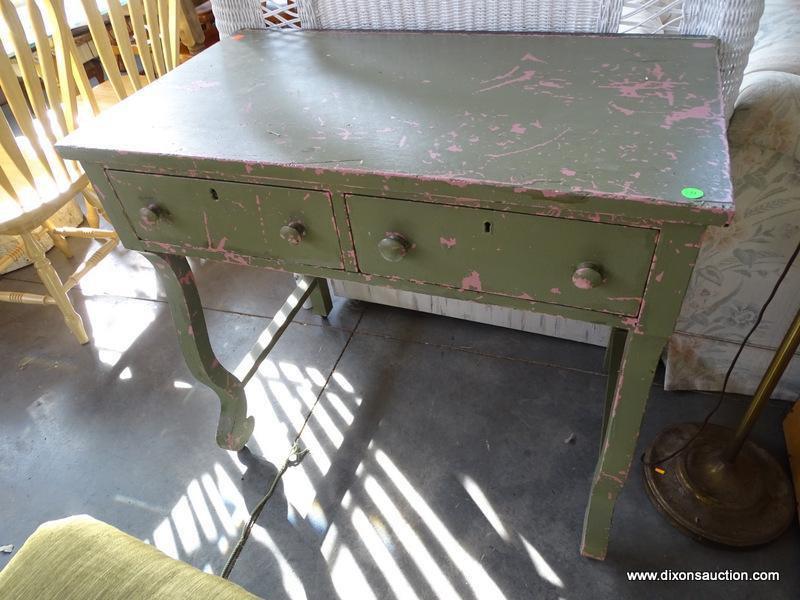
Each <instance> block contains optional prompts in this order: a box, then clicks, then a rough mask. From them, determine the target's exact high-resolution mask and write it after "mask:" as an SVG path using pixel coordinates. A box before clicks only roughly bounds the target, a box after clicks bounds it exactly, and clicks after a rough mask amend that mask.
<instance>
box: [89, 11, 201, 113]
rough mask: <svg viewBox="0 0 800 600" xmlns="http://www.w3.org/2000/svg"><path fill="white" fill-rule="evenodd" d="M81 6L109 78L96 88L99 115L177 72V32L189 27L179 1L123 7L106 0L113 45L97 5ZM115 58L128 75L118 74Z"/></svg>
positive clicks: (121, 70)
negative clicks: (120, 60)
mask: <svg viewBox="0 0 800 600" xmlns="http://www.w3.org/2000/svg"><path fill="white" fill-rule="evenodd" d="M81 2H82V4H83V9H84V11H85V12H86V17H87V21H88V24H89V31H90V33H91V35H92V41H93V42H94V45H95V48H96V49H97V54H98V56H99V57H100V62H101V63H102V65H103V70H104V71H105V72H106V76H107V78H108V79H107V81H105V82H103V83H101V84H100V85H98V86H95V87H94V93H95V95H96V97H97V99H98V102H99V104H100V107H101V109H102V108H104V107H105V106H107V105H109V104H113V103H114V102H116V101H118V100H122V99H123V98H125V97H127V96H128V95H130V94H131V93H133V92H135V91H136V90H139V89H141V88H142V87H144V86H145V85H147V84H148V83H151V82H152V81H154V80H155V79H157V78H158V77H161V76H162V75H164V73H166V72H168V71H171V70H172V69H174V68H175V67H176V66H178V61H179V50H180V39H179V30H180V26H181V23H182V22H185V21H186V17H185V15H184V12H183V11H184V3H183V2H181V0H128V1H127V3H126V5H125V7H123V6H122V5H121V4H120V2H119V0H108V19H109V21H110V23H111V29H112V31H113V32H114V39H113V40H112V39H111V38H110V36H109V34H108V30H107V29H106V24H105V22H104V20H103V17H102V15H101V14H100V11H99V10H98V8H97V0H81ZM137 56H138V58H139V62H137ZM117 57H120V58H121V59H122V65H123V66H124V69H121V68H120V63H119V61H118V60H117ZM140 64H141V67H140ZM140 68H143V70H144V72H143V73H140V71H139V69H140Z"/></svg>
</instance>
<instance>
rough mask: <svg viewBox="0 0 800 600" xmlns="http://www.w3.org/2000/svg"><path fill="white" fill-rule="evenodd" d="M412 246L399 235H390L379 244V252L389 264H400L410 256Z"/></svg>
mask: <svg viewBox="0 0 800 600" xmlns="http://www.w3.org/2000/svg"><path fill="white" fill-rule="evenodd" d="M410 247H411V244H409V243H408V240H407V239H406V238H404V237H403V236H402V235H400V234H399V233H390V234H389V235H387V236H386V237H385V238H383V239H382V240H381V241H380V242H378V252H380V253H381V256H382V257H383V258H384V259H385V260H388V261H389V262H399V261H401V260H403V257H404V256H405V255H406V254H408V249H409V248H410Z"/></svg>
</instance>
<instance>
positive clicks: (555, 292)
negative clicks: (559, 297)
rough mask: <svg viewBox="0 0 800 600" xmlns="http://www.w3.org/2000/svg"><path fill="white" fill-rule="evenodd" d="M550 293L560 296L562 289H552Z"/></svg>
mask: <svg viewBox="0 0 800 600" xmlns="http://www.w3.org/2000/svg"><path fill="white" fill-rule="evenodd" d="M550 293H551V294H560V293H561V289H559V288H550Z"/></svg>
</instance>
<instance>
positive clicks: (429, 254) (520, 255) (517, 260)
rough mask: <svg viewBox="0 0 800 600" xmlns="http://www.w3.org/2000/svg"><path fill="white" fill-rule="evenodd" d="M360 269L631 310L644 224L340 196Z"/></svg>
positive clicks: (651, 241)
mask: <svg viewBox="0 0 800 600" xmlns="http://www.w3.org/2000/svg"><path fill="white" fill-rule="evenodd" d="M347 208H348V212H349V215H350V225H351V228H352V232H353V239H354V242H355V249H356V256H357V259H358V265H359V269H360V270H361V271H362V272H363V273H367V274H372V275H381V276H388V277H391V276H395V277H400V278H402V279H407V280H421V281H424V282H427V283H435V284H439V285H444V286H448V287H454V288H458V289H462V290H476V291H482V292H485V293H488V294H502V295H507V296H515V297H519V298H525V299H532V300H539V301H544V302H550V303H553V304H561V305H565V306H573V307H576V308H585V309H590V310H600V311H607V312H612V313H615V314H620V315H635V314H637V313H638V310H639V305H640V303H641V296H642V294H643V291H644V286H645V282H646V279H647V273H648V271H649V269H650V264H651V261H652V258H653V252H654V250H655V244H656V231H655V230H652V229H643V228H634V227H626V226H622V225H607V224H603V223H592V222H588V221H576V220H569V219H558V218H553V217H540V216H533V215H525V214H519V213H508V212H500V211H492V210H484V209H478V208H468V207H461V206H442V205H435V204H428V203H422V202H411V201H406V200H393V199H387V198H375V197H369V196H357V195H350V196H348V197H347Z"/></svg>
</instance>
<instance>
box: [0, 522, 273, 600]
mask: <svg viewBox="0 0 800 600" xmlns="http://www.w3.org/2000/svg"><path fill="white" fill-rule="evenodd" d="M0 598H2V599H3V600H28V599H31V600H34V599H35V600H49V599H53V600H55V599H58V600H95V599H98V600H99V599H102V600H123V599H124V600H138V599H142V600H145V599H146V600H159V599H164V600H167V599H169V600H183V599H186V600H189V599H191V600H199V599H204V598H213V599H214V600H253V599H256V600H257V598H258V597H257V596H254V595H252V594H250V593H249V592H247V591H245V590H244V589H242V588H241V587H239V586H238V585H235V584H233V583H230V582H229V581H227V580H225V579H222V578H221V577H217V576H215V575H209V574H208V573H203V572H202V571H199V570H197V569H195V568H194V567H192V566H190V565H187V564H186V563H183V562H181V561H179V560H175V559H173V558H170V557H169V556H167V555H166V554H164V553H163V552H161V551H159V550H157V549H156V548H153V547H152V546H149V545H148V544H145V543H144V542H141V541H140V540H137V539H136V538H134V537H131V536H130V535H128V534H126V533H123V532H121V531H120V530H119V529H116V528H114V527H112V526H111V525H107V524H105V523H102V522H100V521H97V520H95V519H93V518H91V517H88V516H86V515H81V516H77V517H69V518H67V519H61V520H59V521H50V522H48V523H45V524H44V525H41V526H40V527H39V528H38V529H37V530H36V531H35V532H34V534H33V535H32V536H31V537H30V538H28V540H27V541H26V542H25V544H24V545H23V546H22V548H20V549H19V551H18V552H17V553H16V555H15V556H14V557H13V558H12V559H11V561H10V562H9V563H8V565H6V567H5V569H3V570H2V571H0Z"/></svg>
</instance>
